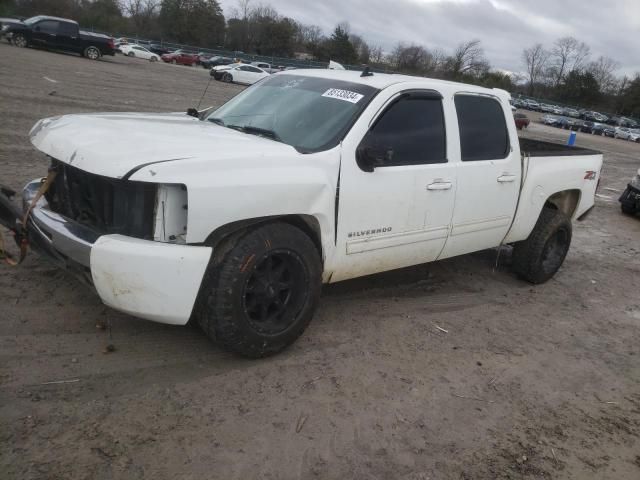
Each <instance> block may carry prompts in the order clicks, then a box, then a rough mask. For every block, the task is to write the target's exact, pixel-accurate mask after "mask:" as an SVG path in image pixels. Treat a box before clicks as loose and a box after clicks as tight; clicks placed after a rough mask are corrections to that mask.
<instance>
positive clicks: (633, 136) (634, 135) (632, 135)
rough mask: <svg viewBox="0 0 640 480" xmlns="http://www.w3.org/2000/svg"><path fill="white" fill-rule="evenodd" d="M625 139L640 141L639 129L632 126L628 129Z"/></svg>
mask: <svg viewBox="0 0 640 480" xmlns="http://www.w3.org/2000/svg"><path fill="white" fill-rule="evenodd" d="M627 140H629V141H631V142H636V143H640V129H637V128H632V129H631V130H629V136H628V137H627Z"/></svg>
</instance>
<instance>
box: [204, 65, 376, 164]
mask: <svg viewBox="0 0 640 480" xmlns="http://www.w3.org/2000/svg"><path fill="white" fill-rule="evenodd" d="M378 91H379V90H378V89H376V88H374V87H371V86H369V85H363V84H359V83H352V82H345V81H340V80H332V79H328V78H315V77H305V76H302V75H289V74H275V75H273V76H271V77H268V78H266V79H265V80H263V81H261V82H259V83H257V84H256V85H254V86H253V87H251V88H248V89H247V90H245V91H244V92H242V93H240V94H239V95H237V96H236V97H234V98H232V99H231V100H230V101H229V102H227V103H226V104H224V105H223V106H222V107H220V108H219V109H217V110H216V111H215V112H213V113H211V114H210V115H209V116H208V117H207V120H208V121H210V122H214V123H217V124H219V125H222V126H225V127H228V128H233V129H237V130H240V131H243V132H245V133H247V134H254V135H260V136H264V137H267V138H271V139H272V140H275V141H279V142H283V143H286V144H288V145H291V146H292V147H295V148H296V149H297V150H298V151H301V152H304V153H310V152H317V151H322V150H327V149H329V148H332V147H334V146H336V145H337V144H338V143H339V142H340V140H342V138H344V136H345V135H346V133H347V132H348V131H349V129H350V128H351V126H352V125H353V123H354V122H355V121H356V119H357V118H358V116H359V115H360V113H361V112H362V111H363V110H364V108H365V107H366V106H367V104H368V103H369V101H370V100H371V99H372V98H373V97H374V96H375V95H376V93H378Z"/></svg>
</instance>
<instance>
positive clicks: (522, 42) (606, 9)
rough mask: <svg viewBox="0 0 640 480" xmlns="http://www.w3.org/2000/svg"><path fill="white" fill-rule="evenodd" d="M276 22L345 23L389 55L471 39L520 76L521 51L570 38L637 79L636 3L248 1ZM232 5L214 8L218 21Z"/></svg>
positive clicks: (326, 26)
mask: <svg viewBox="0 0 640 480" xmlns="http://www.w3.org/2000/svg"><path fill="white" fill-rule="evenodd" d="M252 1H253V2H254V3H256V4H257V3H264V4H269V5H271V6H273V7H274V8H275V9H276V10H278V12H279V13H280V14H281V15H284V16H288V17H291V18H294V19H295V20H297V21H299V22H302V23H308V24H316V25H319V26H320V27H321V28H322V29H323V30H324V31H325V33H326V34H328V33H330V32H331V31H332V29H333V27H335V25H336V24H338V23H340V22H344V21H347V22H349V24H350V26H351V31H352V32H354V33H357V34H359V35H361V36H362V37H363V38H364V39H365V40H367V42H368V43H370V44H374V45H380V46H382V47H383V49H384V50H385V51H391V49H392V48H393V46H394V45H396V44H397V43H398V42H405V43H417V44H421V45H424V46H425V47H427V48H440V49H443V50H445V52H449V51H451V50H453V48H455V46H456V45H457V44H458V43H460V42H462V41H465V40H471V39H474V38H478V39H480V40H481V41H482V45H483V47H484V50H485V53H486V55H487V57H488V58H489V61H490V62H491V64H492V65H493V67H495V68H500V69H504V70H508V71H514V72H520V71H522V70H523V65H522V59H521V57H522V50H523V49H524V48H526V47H529V46H530V45H533V44H535V43H537V42H541V43H543V44H544V45H545V46H551V44H552V43H553V41H554V40H555V39H556V38H559V37H562V36H568V35H571V36H574V37H576V38H577V39H579V40H582V41H584V42H586V43H587V44H588V45H589V46H590V47H591V50H592V53H593V56H594V57H597V56H598V55H605V56H609V57H612V58H614V59H615V60H617V61H618V62H619V63H620V64H621V68H620V70H619V71H618V72H616V73H617V74H624V73H626V74H629V75H631V74H633V73H634V72H640V43H639V42H640V0H252ZM237 3H238V2H237V0H221V4H222V6H223V8H224V11H225V14H227V15H228V14H229V13H230V12H231V10H232V9H233V8H234V7H236V6H237Z"/></svg>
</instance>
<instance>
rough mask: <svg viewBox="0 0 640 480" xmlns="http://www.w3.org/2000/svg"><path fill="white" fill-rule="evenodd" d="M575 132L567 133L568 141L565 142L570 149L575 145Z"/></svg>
mask: <svg viewBox="0 0 640 480" xmlns="http://www.w3.org/2000/svg"><path fill="white" fill-rule="evenodd" d="M576 137H577V135H576V132H574V131H571V132H570V133H569V139H568V140H567V145H569V146H570V147H573V146H574V145H575V144H576Z"/></svg>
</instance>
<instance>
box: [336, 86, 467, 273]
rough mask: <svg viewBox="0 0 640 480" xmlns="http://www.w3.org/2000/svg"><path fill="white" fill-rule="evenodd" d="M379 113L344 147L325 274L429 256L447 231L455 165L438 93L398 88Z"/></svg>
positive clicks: (435, 254)
mask: <svg viewBox="0 0 640 480" xmlns="http://www.w3.org/2000/svg"><path fill="white" fill-rule="evenodd" d="M380 112H381V113H380V114H379V115H377V116H376V117H375V118H374V119H373V120H372V123H371V124H370V126H369V130H368V132H367V133H366V134H365V136H364V138H362V140H361V141H360V143H359V144H358V145H357V146H355V148H354V147H353V146H345V150H344V151H343V156H342V168H341V174H340V176H341V180H340V189H339V208H338V222H337V223H338V227H337V228H338V232H337V242H336V244H337V252H338V255H340V256H341V258H340V259H339V261H338V262H337V266H338V268H336V269H335V270H334V274H333V277H332V281H339V280H345V279H348V278H353V277H357V276H362V275H367V274H371V273H376V272H381V271H385V270H392V269H395V268H401V267H406V266H409V265H416V264H419V263H424V262H429V261H432V260H435V259H437V258H438V256H439V254H440V252H441V251H442V249H443V247H444V245H445V242H446V240H447V236H448V234H449V230H450V223H451V217H452V214H453V207H454V199H455V192H456V168H455V163H450V162H449V160H448V158H447V157H448V152H447V150H448V148H447V136H446V134H445V130H446V129H445V109H444V108H443V98H442V96H441V95H440V93H438V92H436V91H434V90H411V91H403V92H400V93H398V94H397V95H395V96H393V97H392V98H390V99H389V100H388V101H387V102H386V104H385V105H384V107H383V108H382V109H381V111H380Z"/></svg>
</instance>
